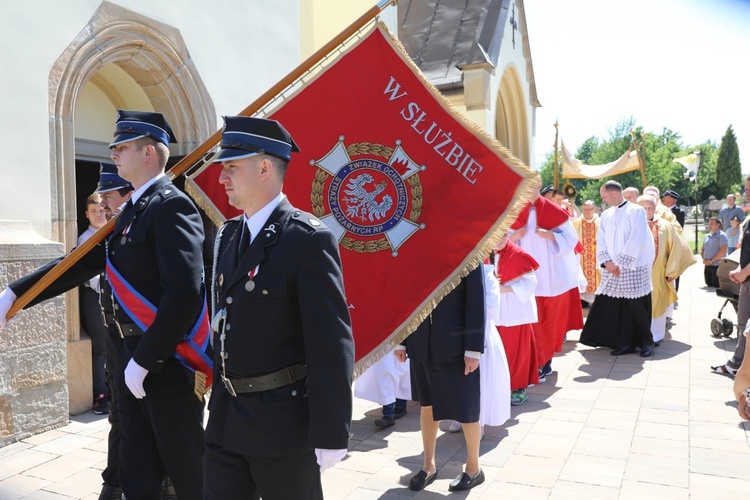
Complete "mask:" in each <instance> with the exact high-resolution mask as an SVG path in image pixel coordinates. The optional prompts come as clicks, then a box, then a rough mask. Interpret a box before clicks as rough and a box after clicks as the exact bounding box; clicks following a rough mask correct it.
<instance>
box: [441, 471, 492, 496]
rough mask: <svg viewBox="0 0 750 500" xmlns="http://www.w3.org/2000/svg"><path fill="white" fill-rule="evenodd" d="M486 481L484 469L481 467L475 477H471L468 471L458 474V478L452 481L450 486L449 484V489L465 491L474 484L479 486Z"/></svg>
mask: <svg viewBox="0 0 750 500" xmlns="http://www.w3.org/2000/svg"><path fill="white" fill-rule="evenodd" d="M483 482H484V471H483V470H482V469H479V472H477V475H476V476H474V477H469V475H468V474H467V473H465V472H464V473H463V474H461V475H460V476H458V477H457V478H456V479H454V480H453V481H451V484H450V486H448V491H464V490H470V489H472V488H473V487H474V486H479V485H480V484H482V483H483Z"/></svg>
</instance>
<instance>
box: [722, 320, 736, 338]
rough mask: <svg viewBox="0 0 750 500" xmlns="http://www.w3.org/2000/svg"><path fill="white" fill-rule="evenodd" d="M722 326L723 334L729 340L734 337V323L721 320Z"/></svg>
mask: <svg viewBox="0 0 750 500" xmlns="http://www.w3.org/2000/svg"><path fill="white" fill-rule="evenodd" d="M721 326H722V329H723V332H722V333H723V334H724V336H725V337H727V338H729V337H731V336H732V333H733V332H734V323H732V322H731V321H729V320H728V319H723V320H721Z"/></svg>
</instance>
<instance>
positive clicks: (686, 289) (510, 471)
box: [0, 264, 750, 500]
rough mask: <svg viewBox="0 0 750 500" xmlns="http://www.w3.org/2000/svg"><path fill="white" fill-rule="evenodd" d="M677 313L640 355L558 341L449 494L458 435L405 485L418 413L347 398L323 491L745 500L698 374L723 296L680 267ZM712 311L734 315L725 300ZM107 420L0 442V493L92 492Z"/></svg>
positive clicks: (711, 359) (741, 458) (733, 434)
mask: <svg viewBox="0 0 750 500" xmlns="http://www.w3.org/2000/svg"><path fill="white" fill-rule="evenodd" d="M680 291H681V293H680V301H679V307H678V308H677V309H676V310H675V313H674V321H673V323H672V325H671V330H670V331H669V334H668V337H667V339H665V340H664V341H663V342H662V344H661V346H659V347H657V348H656V350H655V354H654V355H653V357H652V358H647V359H644V358H641V357H639V356H638V355H635V354H630V355H625V356H621V357H619V358H617V357H614V356H611V355H610V354H609V349H604V348H600V349H593V348H589V347H586V346H582V345H578V344H577V342H576V340H577V339H578V333H577V332H571V333H570V334H569V335H568V342H566V343H565V345H564V349H563V352H562V353H560V354H559V355H557V356H556V357H555V359H554V361H553V363H552V367H553V370H554V373H553V374H552V375H551V376H549V377H547V382H546V383H544V384H540V385H538V386H536V387H533V388H530V389H529V391H528V393H529V399H528V401H527V402H526V403H525V404H524V405H522V406H520V407H514V408H513V412H512V419H511V420H510V421H509V422H507V423H506V425H504V426H502V427H494V428H490V427H488V428H486V433H485V436H484V439H483V440H482V445H481V457H480V458H481V463H482V467H483V469H484V472H485V475H486V477H487V480H486V482H485V483H484V484H482V485H480V486H478V487H476V488H475V489H473V490H471V491H469V492H464V493H454V494H452V493H449V492H448V484H449V483H450V481H451V480H452V479H454V478H455V477H456V476H458V475H459V473H460V472H461V470H462V469H461V468H462V465H463V461H464V460H465V458H466V452H465V448H464V444H463V436H462V434H460V433H458V434H451V433H445V432H441V433H440V434H439V435H438V444H437V446H438V448H437V450H438V451H437V461H438V464H437V465H438V469H439V472H438V479H437V480H436V481H435V482H434V483H433V484H432V485H430V486H429V487H428V488H427V489H426V490H424V491H421V492H412V491H410V490H409V489H408V487H407V485H408V481H409V478H410V477H411V476H412V475H413V474H414V473H416V472H417V471H418V470H419V469H420V467H421V464H422V458H421V452H422V443H421V437H420V433H419V407H418V406H416V405H415V404H414V403H411V404H410V406H409V412H408V414H407V415H406V416H405V417H404V418H402V419H401V420H398V421H397V422H396V425H395V426H394V427H390V428H388V429H385V430H379V429H377V428H376V427H375V426H374V425H373V422H374V421H375V419H377V418H379V417H380V408H379V407H378V406H376V405H374V404H372V403H369V402H367V401H363V400H359V399H355V408H354V420H353V423H352V438H351V444H350V448H349V454H348V456H347V458H346V459H345V460H344V461H343V462H341V463H340V464H339V465H338V466H336V467H335V468H334V469H331V470H329V471H327V472H326V473H325V474H324V475H323V486H324V491H325V496H326V498H327V499H348V500H369V499H393V500H395V499H403V498H417V499H430V498H433V499H436V498H443V497H448V496H453V497H456V498H461V497H468V498H472V499H500V498H502V499H506V498H522V499H534V498H554V499H557V498H570V499H585V498H591V499H597V500H599V499H607V498H621V499H629V498H633V499H644V498H659V499H680V498H721V497H722V496H724V497H730V496H733V497H737V496H743V497H744V496H747V494H748V492H749V491H750V466H749V465H748V464H750V442H749V441H748V438H749V435H748V430H750V425H747V424H743V423H741V422H740V419H739V417H738V416H737V412H736V405H735V403H734V398H733V395H732V381H731V380H730V379H729V378H727V377H723V376H720V375H716V374H713V373H710V371H709V366H710V365H715V364H719V363H723V362H725V361H726V360H727V359H728V358H729V356H731V354H732V350H733V349H734V345H735V339H736V334H735V335H733V336H732V337H731V339H715V338H713V337H711V335H710V330H709V324H710V321H711V319H713V318H715V317H716V315H717V313H718V311H719V309H720V308H721V306H722V304H723V300H721V299H719V298H718V297H717V296H716V295H715V293H714V292H713V289H706V288H705V287H704V286H703V269H702V266H701V265H700V264H696V265H695V266H692V267H691V268H690V269H689V270H688V271H687V273H686V274H685V275H684V276H683V278H682V280H681V283H680ZM723 317H726V318H729V319H732V320H734V321H736V315H735V313H734V309H733V308H732V306H731V305H727V307H726V308H725V309H724V315H723ZM107 431H108V424H107V420H106V418H104V417H102V416H97V415H94V414H92V413H87V414H84V415H79V416H75V417H72V418H71V421H70V424H68V425H67V426H65V427H62V428H60V429H56V430H51V431H47V432H44V433H41V434H38V435H35V436H33V437H31V438H29V439H24V440H22V441H20V442H17V443H13V444H11V445H8V446H6V447H4V448H0V499H1V500H10V499H17V498H24V499H38V500H43V499H71V498H72V499H86V500H91V499H96V498H98V492H99V489H100V484H101V478H100V475H99V474H100V472H101V469H102V468H103V466H104V464H105V459H106V438H107Z"/></svg>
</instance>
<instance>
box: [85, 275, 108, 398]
mask: <svg viewBox="0 0 750 500" xmlns="http://www.w3.org/2000/svg"><path fill="white" fill-rule="evenodd" d="M79 296H80V298H81V316H82V319H83V324H84V329H85V330H86V333H88V334H89V337H91V369H92V375H93V376H92V378H93V385H94V396H98V395H99V394H104V395H105V396H107V395H109V389H108V388H107V372H106V367H105V365H106V363H107V328H106V327H105V326H104V320H103V319H102V309H101V306H100V305H99V294H98V293H97V292H96V290H94V289H93V288H90V287H87V286H82V287H81V293H80V294H79Z"/></svg>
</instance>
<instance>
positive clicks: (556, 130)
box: [552, 120, 560, 189]
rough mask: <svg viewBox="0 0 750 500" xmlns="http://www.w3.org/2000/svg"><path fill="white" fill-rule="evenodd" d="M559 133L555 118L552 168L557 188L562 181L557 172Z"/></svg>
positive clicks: (554, 183)
mask: <svg viewBox="0 0 750 500" xmlns="http://www.w3.org/2000/svg"><path fill="white" fill-rule="evenodd" d="M557 133H558V124H557V120H555V161H554V163H553V164H552V168H553V169H554V172H555V176H554V181H553V183H552V184H553V185H554V187H555V189H558V184H559V183H560V180H559V177H558V174H557V171H558V164H557V159H558V152H557V144H558V142H557V141H558V135H557Z"/></svg>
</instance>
